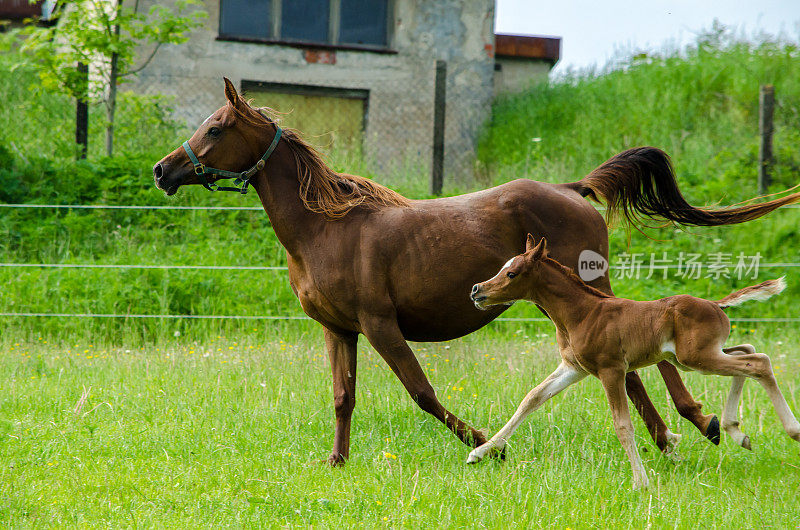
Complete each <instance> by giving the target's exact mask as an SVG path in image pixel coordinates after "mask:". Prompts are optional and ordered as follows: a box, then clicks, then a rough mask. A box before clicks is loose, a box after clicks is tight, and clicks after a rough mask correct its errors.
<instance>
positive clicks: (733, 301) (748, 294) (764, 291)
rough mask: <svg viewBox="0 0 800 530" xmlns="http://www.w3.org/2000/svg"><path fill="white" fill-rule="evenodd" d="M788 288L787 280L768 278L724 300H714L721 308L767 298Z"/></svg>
mask: <svg viewBox="0 0 800 530" xmlns="http://www.w3.org/2000/svg"><path fill="white" fill-rule="evenodd" d="M784 289H786V280H785V279H784V277H783V276H782V277H780V278H778V279H777V280H767V281H765V282H761V283H759V284H758V285H751V286H750V287H745V288H744V289H739V290H738V291H736V292H735V293H731V294H729V295H728V296H726V297H725V298H723V299H722V300H717V301H716V302H714V303H715V304H717V305H718V306H720V307H721V308H723V309H724V308H726V307H731V306H735V305H739V304H742V303H744V302H747V301H748V300H766V299H767V298H771V297H773V296H775V295H776V294H778V293H780V292H781V291H783V290H784Z"/></svg>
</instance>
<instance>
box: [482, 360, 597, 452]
mask: <svg viewBox="0 0 800 530" xmlns="http://www.w3.org/2000/svg"><path fill="white" fill-rule="evenodd" d="M586 375H587V373H586V372H584V371H583V370H579V369H576V368H573V367H572V366H570V365H568V364H566V363H565V362H563V361H562V363H561V364H560V365H558V368H556V370H555V372H553V373H552V374H550V375H549V376H547V379H545V380H544V381H542V382H541V383H540V384H539V385H537V386H536V388H534V389H533V390H531V391H530V392H528V394H527V395H526V396H525V398H524V399H523V400H522V402H521V403H520V404H519V406H518V407H517V411H516V412H515V413H514V415H513V416H512V417H511V419H510V420H508V423H506V424H505V426H504V427H503V428H502V429H500V430H499V431H498V432H497V434H495V435H494V436H492V438H491V439H490V440H489V441H488V442H486V443H485V444H483V445H481V446H480V447H476V448H475V449H473V450H472V452H471V453H470V454H469V456H468V457H467V464H475V463H477V462H480V461H481V460H483V458H484V457H485V456H486V454H487V453H489V452H490V451H502V450H503V449H504V448H505V446H506V443H507V442H508V439H509V438H510V437H511V435H512V434H514V431H515V430H517V427H519V426H520V425H521V424H522V422H523V420H525V418H526V417H527V416H528V414H530V413H531V412H533V411H534V410H536V409H538V408H539V407H541V406H542V405H543V404H544V402H545V401H547V400H548V399H550V398H551V397H554V396H555V395H557V394H558V393H559V392H561V391H562V390H564V389H565V388H567V387H568V386H570V385H572V384H575V383H577V382H578V381H580V380H581V379H583V378H584V377H586Z"/></svg>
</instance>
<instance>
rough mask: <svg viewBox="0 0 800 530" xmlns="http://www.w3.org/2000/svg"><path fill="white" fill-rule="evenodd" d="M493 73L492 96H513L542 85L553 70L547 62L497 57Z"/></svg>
mask: <svg viewBox="0 0 800 530" xmlns="http://www.w3.org/2000/svg"><path fill="white" fill-rule="evenodd" d="M495 60H496V62H497V65H498V67H499V68H497V67H496V69H495V73H494V94H495V96H498V95H500V94H514V93H517V92H522V91H523V90H525V89H527V88H530V87H531V86H533V85H537V84H539V83H544V82H546V81H547V76H548V74H549V73H550V70H551V69H552V68H553V67H552V65H551V64H550V63H549V62H548V61H541V60H536V59H527V58H515V57H497V58H496V59H495Z"/></svg>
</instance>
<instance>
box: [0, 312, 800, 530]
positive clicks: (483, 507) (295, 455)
mask: <svg viewBox="0 0 800 530" xmlns="http://www.w3.org/2000/svg"><path fill="white" fill-rule="evenodd" d="M763 335H764V336H762V332H761V331H758V330H757V331H756V332H755V333H745V334H743V333H741V332H740V331H734V336H733V337H732V338H731V341H730V342H731V343H734V342H744V341H747V342H752V343H754V344H756V345H758V346H759V350H763V351H767V352H768V353H769V354H770V355H771V357H772V359H773V365H774V367H775V371H776V374H777V377H778V381H779V384H780V386H781V388H782V390H783V392H784V393H785V395H786V397H787V400H788V401H789V404H790V406H791V407H792V408H793V410H794V411H796V412H800V384H799V383H798V381H800V378H798V376H800V351H799V350H798V348H797V339H798V333H797V332H796V331H795V330H784V329H781V328H778V327H774V326H773V327H772V328H771V333H770V334H769V335H768V336H767V335H766V334H763ZM412 347H413V348H414V349H415V353H416V354H417V356H418V358H419V360H420V363H421V364H422V366H423V367H424V368H425V371H426V373H428V375H429V377H430V379H431V381H432V383H433V385H434V387H435V388H436V389H437V392H438V395H439V397H440V399H441V400H442V402H443V403H444V404H445V406H447V407H448V408H449V409H450V410H451V411H453V412H454V413H455V414H457V415H459V417H461V418H463V419H465V420H466V421H468V422H470V423H471V424H473V425H475V426H476V427H478V428H485V429H487V430H488V431H490V432H492V433H493V432H494V431H496V430H497V429H498V428H499V427H500V426H502V424H503V423H504V422H505V421H506V420H507V419H508V417H509V416H510V415H511V413H512V412H513V411H514V409H515V408H516V406H517V404H518V402H519V400H520V399H521V398H522V396H523V395H524V394H525V393H526V392H527V390H529V389H530V388H531V387H532V386H534V385H535V384H536V383H538V382H539V381H541V380H542V379H543V378H544V377H545V376H546V375H547V374H548V373H550V371H552V370H553V369H554V368H555V366H556V365H557V363H558V356H557V353H556V350H555V346H554V345H553V334H552V332H551V331H550V330H549V329H548V328H543V327H541V326H518V325H516V324H509V323H496V324H493V325H491V326H489V327H488V328H486V329H485V330H484V331H481V332H478V333H475V334H473V335H471V336H470V337H468V338H465V339H460V340H456V341H451V342H448V343H440V344H413V345H412ZM0 348H2V353H3V355H2V356H0V381H2V388H3V392H2V397H0V459H1V460H2V462H3V466H2V467H0V522H1V523H0V524H3V525H8V526H14V527H28V526H73V525H75V526H81V527H108V526H112V527H186V526H190V525H191V526H203V527H208V526H244V525H247V526H266V527H280V526H314V527H336V528H339V527H368V528H370V527H407V528H425V527H470V528H472V527H478V528H509V527H517V528H534V527H555V528H567V527H569V528H630V527H634V528H644V527H650V526H653V527H675V528H692V527H702V528H707V527H711V528H717V527H775V528H787V527H794V526H796V524H797V521H798V517H800V508H798V505H797V491H798V490H799V489H800V458H799V457H798V455H800V451H798V449H799V448H798V445H797V444H796V443H795V442H793V441H791V440H790V439H789V438H788V437H787V436H786V435H785V434H784V433H783V432H782V430H781V427H780V424H779V422H778V420H777V416H776V415H775V413H774V411H773V410H772V407H771V405H770V404H769V401H768V399H767V397H766V395H765V393H764V392H763V390H762V389H761V388H760V387H758V385H757V384H755V383H754V382H748V383H747V385H746V386H745V392H744V397H743V401H742V406H741V421H742V425H743V430H744V431H745V432H746V433H748V434H749V435H750V436H751V438H752V440H753V448H754V451H753V452H748V451H745V450H744V449H741V448H740V447H738V446H735V445H734V444H733V443H732V442H731V441H730V440H729V439H728V438H727V437H725V436H724V435H723V441H722V443H721V445H720V446H719V447H714V446H713V445H711V444H710V443H709V442H707V441H706V440H705V439H704V438H703V437H702V436H701V435H700V434H699V432H697V431H696V429H694V427H693V426H691V425H690V424H689V423H688V422H686V421H685V420H682V419H680V418H679V417H678V416H677V413H676V412H675V411H674V408H673V407H672V405H671V403H669V401H668V398H667V397H666V390H665V388H664V386H663V383H662V382H661V380H660V379H659V377H658V375H657V371H656V370H655V369H648V370H645V371H643V377H644V380H645V384H646V386H647V387H648V389H649V390H650V395H651V396H652V398H653V399H654V401H655V403H656V406H657V408H658V409H659V411H661V413H662V414H663V415H664V417H665V420H666V421H667V423H668V424H669V425H670V427H671V428H672V429H673V430H675V431H676V432H679V433H681V434H683V440H682V442H681V444H680V446H679V453H680V455H681V460H679V461H677V462H675V461H673V460H670V459H668V458H665V457H663V456H661V454H660V453H659V452H658V451H657V449H656V447H655V445H654V444H653V443H652V442H651V441H650V439H649V437H648V436H647V434H646V432H645V429H644V426H643V424H642V422H641V421H640V420H639V419H638V417H637V418H636V419H635V420H634V423H635V426H636V430H637V442H638V444H639V451H640V453H641V454H642V457H643V459H644V463H645V466H646V467H647V469H648V470H649V473H650V477H651V483H652V485H651V489H650V490H649V491H647V492H633V491H632V490H631V473H630V466H629V464H628V462H627V461H626V459H625V456H624V452H623V450H622V448H621V446H620V444H619V442H618V441H617V439H616V436H615V434H614V431H613V428H612V424H611V415H610V412H609V409H608V406H607V405H606V403H605V398H604V396H603V393H602V389H601V387H600V385H599V383H598V382H597V381H596V380H595V379H587V380H585V381H583V382H581V383H580V384H578V385H576V386H575V387H573V388H571V389H569V390H567V391H566V392H565V393H564V394H562V395H560V396H558V397H556V398H554V399H553V400H551V401H550V402H549V403H547V404H545V405H544V406H543V407H542V408H541V409H540V410H539V411H537V412H535V413H534V414H533V415H532V416H531V417H530V418H529V419H528V421H527V422H525V423H524V424H523V425H522V427H521V428H520V429H519V430H518V432H517V433H516V434H515V436H514V438H513V439H512V442H511V446H510V451H509V455H508V460H507V461H506V462H505V463H501V462H497V461H485V462H482V463H480V464H478V465H476V466H467V465H466V464H465V463H464V461H465V459H466V456H467V453H468V450H467V448H466V447H465V446H463V445H461V444H460V442H458V441H457V440H456V438H455V437H454V436H453V435H451V434H450V433H449V432H447V431H446V430H445V428H444V427H443V426H442V425H441V424H439V423H438V422H437V421H436V420H434V419H432V418H430V417H428V416H427V415H426V414H424V413H423V412H421V411H420V410H419V409H418V408H417V407H416V406H415V405H414V404H413V402H412V401H411V399H410V398H409V397H408V396H407V395H406V394H405V392H404V390H403V388H402V386H401V385H400V383H399V382H398V381H397V379H396V378H395V377H394V375H393V374H392V373H391V371H390V370H389V369H388V367H387V366H386V365H385V364H384V363H383V362H382V360H381V359H380V357H379V356H378V355H377V353H376V352H375V351H374V350H372V349H371V348H370V347H368V346H367V345H366V341H364V340H363V339H362V340H361V341H360V344H359V382H358V395H357V405H356V411H355V414H354V419H353V428H352V433H353V434H352V453H351V459H350V461H349V462H348V463H347V465H346V466H344V467H343V468H337V469H331V468H328V467H327V466H325V465H323V464H321V463H320V461H321V460H324V459H325V458H326V457H327V455H328V452H329V450H330V447H331V444H332V434H333V407H332V399H331V395H332V390H331V381H330V373H329V369H328V363H327V359H326V358H325V353H324V350H323V346H322V340H321V333H320V332H319V330H318V328H316V327H312V326H310V325H304V324H298V325H296V326H293V327H292V328H291V329H290V330H286V331H281V332H280V333H275V332H273V331H270V330H267V331H264V332H259V333H256V332H252V333H250V334H245V335H242V336H230V335H228V336H221V335H218V336H211V337H203V338H201V339H200V340H198V341H193V340H191V337H187V336H183V337H180V338H177V339H174V340H170V341H163V342H158V343H153V344H149V345H146V346H138V347H132V346H128V345H126V343H125V341H123V340H112V339H109V338H100V339H99V340H98V341H97V342H93V341H91V340H88V339H87V340H79V341H76V342H69V343H66V342H57V343H53V342H51V341H50V340H48V339H47V338H46V337H33V338H32V339H31V340H27V341H22V342H20V341H16V340H15V339H14V338H10V337H9V336H8V335H4V336H3V337H2V338H0ZM685 380H686V383H687V385H688V387H689V388H690V389H691V390H692V392H693V394H694V395H695V396H696V397H697V398H698V399H699V400H701V401H703V402H704V403H705V409H706V411H714V412H716V413H717V414H719V413H720V412H721V408H722V401H723V399H724V398H725V396H726V395H727V388H728V385H729V383H730V381H729V380H727V379H723V378H718V377H704V376H701V375H698V374H687V375H685ZM82 396H83V397H82Z"/></svg>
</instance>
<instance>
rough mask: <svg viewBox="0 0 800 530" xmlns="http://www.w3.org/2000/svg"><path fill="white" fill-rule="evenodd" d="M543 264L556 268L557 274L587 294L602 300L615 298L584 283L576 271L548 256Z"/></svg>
mask: <svg viewBox="0 0 800 530" xmlns="http://www.w3.org/2000/svg"><path fill="white" fill-rule="evenodd" d="M542 262H543V263H546V264H547V265H550V266H551V267H553V268H555V269H556V271H557V272H560V273H561V274H563V275H564V276H566V277H567V278H568V279H569V280H571V281H572V282H573V283H575V284H576V285H577V286H578V287H580V288H581V289H583V290H584V291H586V292H587V293H590V294H593V295H595V296H599V297H600V298H614V296H613V295H610V294H608V293H604V292H603V291H601V290H600V289H596V288H594V287H592V286H591V285H589V284H588V283H586V282H585V281H583V279H582V278H581V277H580V276H578V275H577V274H575V271H574V270H572V268H570V267H567V266H566V265H562V264H561V263H560V262H558V261H556V260H554V259H553V258H551V257H550V256H546V257H545V258H544V259H543V260H542Z"/></svg>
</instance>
